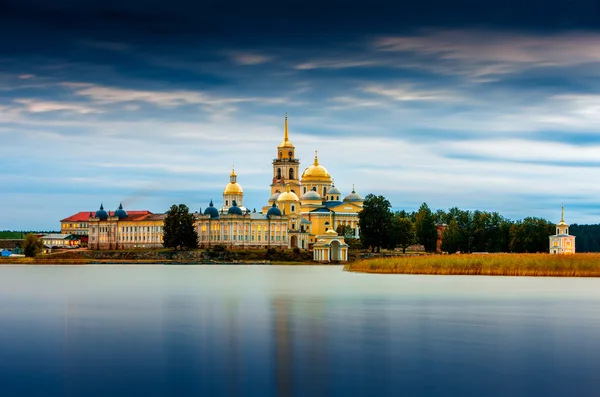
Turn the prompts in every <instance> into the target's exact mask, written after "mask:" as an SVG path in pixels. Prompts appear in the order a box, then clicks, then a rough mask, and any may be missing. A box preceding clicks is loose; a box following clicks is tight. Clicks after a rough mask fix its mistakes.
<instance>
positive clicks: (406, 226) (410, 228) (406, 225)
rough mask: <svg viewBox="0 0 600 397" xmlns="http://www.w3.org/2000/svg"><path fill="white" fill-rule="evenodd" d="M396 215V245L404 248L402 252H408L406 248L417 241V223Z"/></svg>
mask: <svg viewBox="0 0 600 397" xmlns="http://www.w3.org/2000/svg"><path fill="white" fill-rule="evenodd" d="M399 215H400V214H398V213H396V215H395V216H394V243H395V244H394V245H396V246H398V247H400V248H402V253H403V254H405V253H406V248H407V247H408V246H409V245H411V244H414V242H415V225H414V224H413V223H412V221H411V220H410V219H408V218H405V217H401V216H399Z"/></svg>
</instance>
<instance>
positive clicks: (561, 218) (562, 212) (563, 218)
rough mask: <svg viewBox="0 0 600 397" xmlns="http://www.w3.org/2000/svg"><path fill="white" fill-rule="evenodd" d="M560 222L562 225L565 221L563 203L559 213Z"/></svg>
mask: <svg viewBox="0 0 600 397" xmlns="http://www.w3.org/2000/svg"><path fill="white" fill-rule="evenodd" d="M560 221H561V222H562V223H564V221H565V203H563V204H562V211H561V213H560Z"/></svg>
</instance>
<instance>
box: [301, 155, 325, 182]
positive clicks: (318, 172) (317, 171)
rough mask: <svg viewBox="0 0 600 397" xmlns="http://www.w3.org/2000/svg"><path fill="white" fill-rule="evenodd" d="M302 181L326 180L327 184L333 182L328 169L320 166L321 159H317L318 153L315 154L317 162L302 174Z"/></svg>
mask: <svg viewBox="0 0 600 397" xmlns="http://www.w3.org/2000/svg"><path fill="white" fill-rule="evenodd" d="M302 180H303V181H304V180H325V181H327V182H329V181H331V175H329V172H327V169H326V168H325V167H323V166H322V165H321V164H319V158H318V157H317V153H316V152H315V162H314V163H313V165H311V166H310V167H308V168H307V169H305V170H304V172H303V173H302Z"/></svg>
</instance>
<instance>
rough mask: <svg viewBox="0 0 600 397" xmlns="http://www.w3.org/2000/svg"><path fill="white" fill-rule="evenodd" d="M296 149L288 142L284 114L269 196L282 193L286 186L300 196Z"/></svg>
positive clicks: (286, 119) (298, 161)
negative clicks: (280, 140) (281, 137)
mask: <svg viewBox="0 0 600 397" xmlns="http://www.w3.org/2000/svg"><path fill="white" fill-rule="evenodd" d="M295 152H296V148H295V147H294V145H293V144H292V142H290V139H289V132H288V117H287V113H286V114H285V124H284V127H283V141H282V142H281V143H280V144H279V146H277V158H275V159H273V182H272V183H271V195H273V194H275V192H277V191H279V193H283V192H284V191H285V189H286V187H285V186H286V185H288V184H289V185H290V189H291V191H292V192H294V193H296V194H298V195H299V194H300V179H299V177H300V176H299V175H298V170H299V168H300V159H297V158H296V156H295Z"/></svg>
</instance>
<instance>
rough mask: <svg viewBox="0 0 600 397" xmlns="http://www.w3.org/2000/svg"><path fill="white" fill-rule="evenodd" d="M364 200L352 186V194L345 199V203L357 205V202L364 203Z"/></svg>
mask: <svg viewBox="0 0 600 397" xmlns="http://www.w3.org/2000/svg"><path fill="white" fill-rule="evenodd" d="M363 201H364V200H363V198H362V197H361V196H360V194H358V193H356V192H355V191H354V186H352V193H350V194H349V195H347V196H346V197H344V202H345V203H356V202H363Z"/></svg>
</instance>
